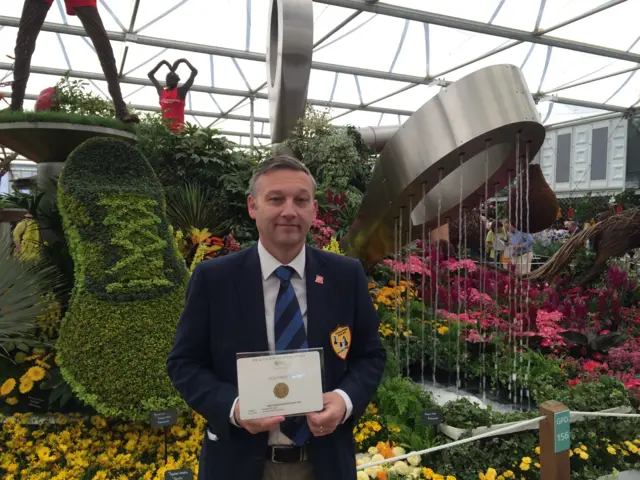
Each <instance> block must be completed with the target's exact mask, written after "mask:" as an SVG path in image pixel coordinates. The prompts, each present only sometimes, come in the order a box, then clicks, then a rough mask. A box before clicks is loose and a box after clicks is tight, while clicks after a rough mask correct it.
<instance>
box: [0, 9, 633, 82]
mask: <svg viewBox="0 0 640 480" xmlns="http://www.w3.org/2000/svg"><path fill="white" fill-rule="evenodd" d="M19 24H20V19H19V18H16V17H7V16H4V15H0V26H6V27H14V28H18V26H19ZM42 31H43V32H54V33H64V34H67V35H76V36H80V37H86V36H87V34H86V32H85V31H84V28H82V27H76V26H73V25H62V24H59V23H50V22H45V23H44V25H43V26H42ZM107 35H108V37H109V40H112V41H116V42H127V43H133V44H138V45H146V46H150V47H159V48H172V49H174V50H183V51H187V52H193V53H203V54H205V55H216V56H219V57H230V58H239V59H242V60H252V61H254V62H265V61H266V57H265V55H264V54H263V53H257V52H245V51H244V50H234V49H231V48H223V47H215V46H212V45H202V44H199V43H189V42H180V41H177V40H169V39H166V38H156V37H147V36H144V35H137V34H135V33H126V32H110V31H108V32H107ZM638 61H639V62H640V60H638ZM311 68H313V69H315V70H324V71H327V72H338V73H346V74H348V75H359V76H361V77H371V78H380V79H382V80H394V81H396V82H408V83H429V79H428V78H425V77H417V76H415V75H404V74H401V73H390V72H383V71H381V70H370V69H367V68H358V67H350V66H348V65H335V64H332V63H323V62H313V63H312V64H311Z"/></svg>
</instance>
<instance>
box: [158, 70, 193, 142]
mask: <svg viewBox="0 0 640 480" xmlns="http://www.w3.org/2000/svg"><path fill="white" fill-rule="evenodd" d="M181 63H184V64H186V65H187V66H188V67H189V68H190V69H191V75H189V78H188V79H187V81H186V82H184V84H182V85H180V86H178V83H180V77H179V76H178V74H177V73H176V70H177V69H178V66H179V65H180V64H181ZM162 65H166V66H167V67H169V73H167V78H166V84H167V86H166V88H162V85H160V82H159V81H158V80H157V79H156V77H155V74H156V72H157V71H158V70H160V67H162ZM196 75H198V70H197V69H196V68H195V67H194V66H193V65H191V63H189V60H187V59H186V58H181V59H179V60H176V61H175V62H174V64H173V65H170V64H169V62H167V61H166V60H162V61H161V62H160V63H158V65H156V66H155V67H154V68H153V70H151V71H150V72H149V73H148V76H149V80H151V83H152V84H153V86H154V87H156V90H157V92H158V96H159V97H160V109H161V110H162V119H163V120H164V121H165V122H166V123H167V124H168V125H167V126H168V128H169V129H170V130H171V131H172V132H179V131H182V130H184V106H185V100H186V98H187V93H189V90H190V89H191V87H192V86H193V81H194V80H195V78H196Z"/></svg>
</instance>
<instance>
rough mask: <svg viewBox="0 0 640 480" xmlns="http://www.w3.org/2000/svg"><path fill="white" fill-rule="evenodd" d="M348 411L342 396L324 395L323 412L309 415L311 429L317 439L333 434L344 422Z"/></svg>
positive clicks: (308, 421) (334, 394)
mask: <svg viewBox="0 0 640 480" xmlns="http://www.w3.org/2000/svg"><path fill="white" fill-rule="evenodd" d="M346 411H347V405H346V404H345V403H344V398H342V395H340V394H339V393H336V392H327V393H325V394H323V395H322V411H321V412H311V413H307V423H308V424H309V429H310V430H311V433H313V435H314V436H315V437H322V436H324V435H329V434H330V433H333V431H334V430H335V429H336V427H337V426H338V425H339V424H340V422H342V419H343V418H344V415H345V413H346Z"/></svg>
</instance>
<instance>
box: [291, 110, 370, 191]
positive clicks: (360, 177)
mask: <svg viewBox="0 0 640 480" xmlns="http://www.w3.org/2000/svg"><path fill="white" fill-rule="evenodd" d="M286 144H287V145H288V146H289V147H290V148H291V149H292V150H293V152H294V154H295V156H296V157H297V158H299V159H300V160H301V161H302V162H304V164H305V165H306V166H307V168H309V170H310V171H311V173H312V174H313V176H314V177H315V179H316V181H317V182H318V186H319V190H321V191H322V190H326V189H327V188H331V189H333V191H335V192H342V191H346V190H348V187H349V186H351V187H355V188H356V189H357V190H359V191H360V192H364V191H365V189H366V186H367V184H368V182H369V179H370V178H371V173H372V169H373V157H372V155H373V153H374V152H373V151H372V150H371V149H369V148H368V147H367V146H366V145H365V144H364V143H363V141H362V138H361V137H360V134H359V133H358V131H357V130H356V129H355V128H353V127H335V126H334V125H332V124H331V123H330V119H329V117H328V114H327V113H326V112H320V111H318V110H314V109H313V108H311V107H309V108H308V109H307V112H306V115H305V117H304V118H302V119H301V120H300V121H298V123H297V125H296V127H295V128H294V130H293V136H292V137H291V139H290V140H288V141H287V142H286Z"/></svg>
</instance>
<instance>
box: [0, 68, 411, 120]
mask: <svg viewBox="0 0 640 480" xmlns="http://www.w3.org/2000/svg"><path fill="white" fill-rule="evenodd" d="M0 70H13V64H11V63H4V62H0ZM31 73H36V74H41V75H53V76H57V77H65V76H68V77H70V78H80V79H83V80H99V81H105V78H104V75H103V74H102V73H95V72H82V71H78V70H64V69H62V68H52V67H38V66H32V67H31ZM120 83H121V84H128V85H143V86H151V81H150V80H149V79H147V78H139V77H126V76H125V77H121V78H120ZM191 91H193V92H203V93H213V94H218V95H228V96H232V97H251V96H254V97H255V98H259V99H262V100H268V99H269V97H268V95H267V94H266V93H262V92H255V93H254V92H249V91H244V90H233V89H230V88H219V87H208V86H205V85H194V86H193V87H191ZM307 103H308V104H310V105H314V106H317V107H328V108H344V109H352V110H362V111H365V112H374V113H388V114H390V115H404V116H411V115H412V114H413V111H412V110H401V109H398V108H385V107H375V106H367V105H365V106H363V105H357V104H354V103H342V102H330V101H328V100H314V99H311V98H310V99H307Z"/></svg>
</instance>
